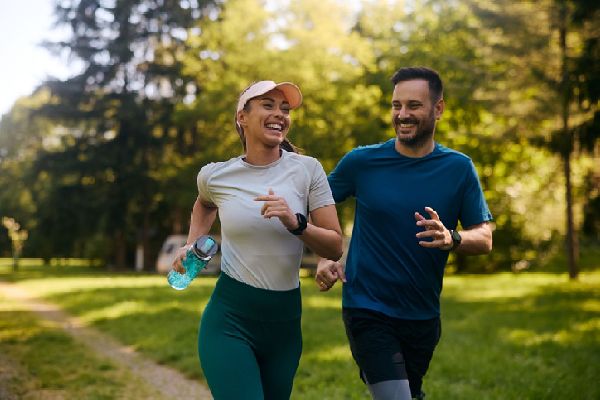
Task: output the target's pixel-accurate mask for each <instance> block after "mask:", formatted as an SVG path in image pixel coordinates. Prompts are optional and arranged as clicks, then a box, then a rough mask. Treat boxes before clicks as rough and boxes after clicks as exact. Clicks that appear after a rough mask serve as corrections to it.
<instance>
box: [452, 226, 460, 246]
mask: <svg viewBox="0 0 600 400" xmlns="http://www.w3.org/2000/svg"><path fill="white" fill-rule="evenodd" d="M450 235H451V236H452V240H453V241H454V242H458V243H460V241H461V240H462V237H461V236H460V233H458V232H457V231H455V230H454V229H452V230H451V231H450Z"/></svg>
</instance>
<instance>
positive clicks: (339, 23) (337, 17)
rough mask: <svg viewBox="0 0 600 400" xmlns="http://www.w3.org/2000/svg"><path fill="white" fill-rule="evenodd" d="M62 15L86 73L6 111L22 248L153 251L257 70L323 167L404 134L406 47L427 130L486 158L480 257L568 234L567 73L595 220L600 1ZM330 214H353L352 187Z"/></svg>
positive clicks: (592, 226) (182, 222) (8, 176)
mask: <svg viewBox="0 0 600 400" xmlns="http://www.w3.org/2000/svg"><path fill="white" fill-rule="evenodd" d="M561 4H564V5H566V6H567V9H568V11H569V15H568V16H569V18H568V21H567V22H568V28H569V35H568V37H567V45H568V48H567V50H568V52H567V55H568V57H567V64H566V65H567V74H566V75H564V74H561V71H562V70H561V68H562V65H563V64H561V59H560V54H561V53H560V51H561V50H560V46H559V40H558V39H559V31H558V29H557V27H558V25H557V24H558V22H557V21H560V19H559V18H558V17H560V14H559V13H558V14H557V12H558V11H557V10H560V7H559V6H561ZM56 16H57V23H58V24H59V25H63V26H68V27H69V28H70V30H71V35H70V36H69V38H68V39H67V40H65V41H63V42H59V43H54V44H48V46H49V47H50V48H51V49H53V50H55V51H56V52H57V53H65V52H66V53H68V54H70V56H71V57H72V58H74V59H77V60H79V61H80V62H81V65H82V69H81V71H80V72H79V73H77V74H75V75H74V76H73V77H71V78H69V79H67V80H65V81H58V80H50V81H48V82H45V83H44V85H42V86H41V87H40V90H38V92H37V93H35V94H34V95H32V96H31V97H30V98H28V99H24V100H21V101H20V102H19V103H17V104H16V105H15V106H14V107H13V109H12V110H11V112H10V113H8V114H7V115H5V116H3V118H2V121H1V122H0V172H1V173H0V187H2V188H3V189H4V188H11V190H10V191H9V190H0V214H2V215H10V216H13V217H14V218H16V219H17V220H19V221H20V222H22V223H23V226H24V227H25V228H26V229H27V230H28V231H29V232H30V238H29V240H28V242H27V244H26V248H25V252H26V253H27V254H30V255H36V256H44V257H51V256H67V255H82V256H93V257H100V258H103V259H105V260H108V261H110V262H111V263H113V264H115V265H125V264H129V265H131V261H132V258H133V254H134V250H135V248H136V247H137V246H143V247H144V248H145V249H146V251H145V253H146V257H145V260H146V262H151V261H152V259H153V254H152V253H153V252H154V253H155V252H156V251H157V249H158V246H159V244H160V242H161V241H162V239H163V238H164V237H165V236H166V235H167V234H169V233H180V232H185V231H186V229H187V226H186V225H187V222H188V218H189V217H188V216H189V210H190V208H191V205H192V203H193V201H194V198H195V197H196V190H197V189H196V187H195V176H196V174H197V171H198V170H199V168H200V167H201V166H202V165H203V164H205V163H207V162H211V161H217V160H224V159H227V158H230V157H233V156H236V155H238V154H240V153H241V151H242V147H241V145H240V143H239V139H238V136H237V134H236V132H235V129H234V125H233V120H234V108H235V104H236V101H237V97H238V94H239V93H240V92H241V91H242V90H243V89H244V88H245V87H246V86H247V85H248V84H250V83H251V82H252V81H256V80H262V79H271V80H275V81H292V82H295V83H297V84H298V85H299V86H300V87H301V89H302V92H303V94H304V104H303V106H302V107H301V108H300V109H299V110H297V111H294V113H293V114H292V118H293V124H292V129H291V131H290V139H291V140H292V142H293V143H295V144H296V145H298V146H300V147H301V148H303V149H304V151H305V152H306V153H307V154H309V155H311V156H315V157H317V158H319V160H320V161H321V162H322V163H323V165H324V166H325V169H326V170H330V169H331V168H333V166H334V165H335V164H336V163H337V161H338V160H339V159H340V157H341V156H342V155H343V154H344V153H346V152H347V151H349V150H350V149H352V148H353V147H355V146H357V145H363V144H369V143H374V142H378V141H383V140H386V139H387V138H390V137H393V134H394V133H393V130H392V128H391V124H390V116H389V115H390V113H389V109H390V98H391V93H392V89H393V88H392V85H391V83H390V81H389V79H390V77H391V75H392V74H393V72H394V71H395V70H396V69H398V68H399V67H402V66H408V65H427V66H430V67H432V68H434V69H437V70H438V71H439V72H440V73H441V75H442V77H443V79H444V83H445V101H446V111H445V113H444V117H443V119H442V121H441V122H440V124H439V125H438V130H437V132H436V139H437V140H439V141H440V142H442V143H444V144H445V145H448V146H449V147H452V148H455V149H457V150H459V151H462V152H464V153H466V154H467V155H469V156H470V157H471V158H472V159H473V161H474V163H475V165H476V167H477V168H478V171H479V174H480V177H481V180H482V185H483V187H484V191H485V194H486V197H487V199H488V201H489V203H490V207H491V209H492V212H493V214H494V216H495V221H494V223H495V226H496V231H495V233H494V245H495V249H496V250H495V251H494V252H493V253H492V255H491V256H490V257H488V258H486V260H485V269H488V270H493V269H498V268H503V269H507V268H511V266H514V265H515V264H516V263H517V262H521V264H519V265H522V263H523V262H530V261H531V262H535V261H536V259H540V258H541V259H543V256H544V255H547V254H551V252H550V251H549V249H551V248H552V245H553V244H554V243H555V242H556V239H557V238H559V237H561V236H563V235H564V234H565V225H566V223H565V217H564V215H565V213H564V211H563V210H564V209H565V207H566V204H565V203H566V200H565V191H566V190H567V189H566V186H565V183H564V178H563V177H562V175H561V174H559V173H557V171H560V170H561V154H564V143H567V142H565V136H564V135H561V130H560V126H561V125H560V113H561V102H560V100H558V99H560V96H561V93H563V92H561V88H564V87H566V88H568V98H569V100H568V107H569V112H570V117H569V122H570V124H569V126H570V130H569V135H570V137H572V138H573V139H574V140H573V142H572V143H573V145H572V146H570V147H568V149H569V152H573V154H576V155H577V157H575V158H573V159H572V163H571V167H572V168H571V176H572V188H573V193H572V195H573V198H574V203H573V204H574V209H575V216H576V222H577V224H576V226H579V224H580V223H581V222H582V221H583V217H584V216H585V221H584V225H583V227H584V231H585V232H587V234H588V235H589V236H590V237H592V238H593V237H596V238H597V237H598V236H597V235H598V234H599V233H598V229H599V228H598V226H599V222H598V217H597V216H598V215H600V211H599V210H598V209H597V207H598V204H600V202H599V201H598V199H600V189H599V188H598V182H599V181H600V179H599V178H598V176H599V175H598V174H599V173H600V172H599V171H598V167H597V165H595V164H594V163H593V154H594V151H595V152H597V151H598V150H597V149H598V143H597V137H598V131H599V127H598V123H599V121H600V116H599V114H598V104H599V101H600V100H599V93H600V84H599V76H600V67H599V65H600V64H599V63H598V60H599V59H600V58H599V57H598V55H599V54H598V52H599V48H598V37H599V35H598V24H597V22H595V21H597V16H598V6H597V5H596V4H595V2H589V1H585V0H578V1H575V0H569V1H567V0H565V2H564V3H561V2H560V1H558V0H556V1H555V0H544V1H542V2H511V1H508V0H500V1H491V0H462V1H441V0H418V1H414V2H405V1H401V0H364V1H362V2H361V7H360V9H353V8H351V7H350V6H349V5H348V4H347V2H344V1H341V0H303V1H290V2H276V1H270V0H269V1H267V0H262V1H261V0H227V1H218V2H211V1H199V0H68V1H60V2H58V3H57V7H56ZM563 76H566V77H567V78H568V82H567V83H568V85H567V86H561V84H560V82H561V79H562V78H563ZM561 146H562V147H561ZM561 149H563V150H561ZM563 164H564V163H563ZM415 190H417V189H415ZM339 213H340V217H341V218H342V222H343V224H344V225H346V227H348V226H349V225H350V224H351V222H352V205H351V204H346V205H344V206H342V207H340V208H339ZM532 219H535V223H532ZM594 235H596V236H594ZM0 243H8V242H7V241H6V239H3V241H2V240H0ZM454 261H455V265H456V266H457V268H459V269H469V268H475V267H477V266H478V265H481V264H482V263H481V262H480V261H479V260H478V259H471V261H470V264H469V263H468V261H467V259H462V258H461V259H456V260H454ZM147 267H149V265H147ZM477 268H479V269H481V267H480V266H479V267H477Z"/></svg>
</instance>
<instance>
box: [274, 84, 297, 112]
mask: <svg viewBox="0 0 600 400" xmlns="http://www.w3.org/2000/svg"><path fill="white" fill-rule="evenodd" d="M275 89H278V90H280V91H281V92H282V93H283V95H284V96H285V98H286V100H287V101H288V103H290V108H292V109H294V108H298V107H300V106H301V105H302V92H300V88H299V87H298V86H296V85H294V84H293V83H291V82H281V83H278V84H277V85H275Z"/></svg>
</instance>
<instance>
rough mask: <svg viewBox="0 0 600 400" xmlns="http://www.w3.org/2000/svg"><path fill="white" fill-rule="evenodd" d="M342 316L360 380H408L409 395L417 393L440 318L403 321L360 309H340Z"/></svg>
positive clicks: (414, 395)
mask: <svg viewBox="0 0 600 400" xmlns="http://www.w3.org/2000/svg"><path fill="white" fill-rule="evenodd" d="M342 315H343V318H344V324H345V326H346V334H347V336H348V341H349V342H350V349H351V351H352V356H353V357H354V360H355V361H356V364H358V367H359V368H360V377H361V379H363V381H365V382H366V383H369V384H375V383H378V382H383V381H390V380H402V379H408V381H409V384H410V391H411V395H412V397H417V398H418V397H419V396H421V386H422V383H423V377H424V376H425V373H426V372H427V369H428V368H429V362H430V361H431V357H432V356H433V351H434V349H435V347H436V345H437V344H438V342H439V340H440V336H441V334H442V324H441V321H440V318H439V317H437V318H433V319H428V320H405V319H399V318H393V317H389V316H387V315H385V314H383V313H380V312H377V311H373V310H367V309H362V308H344V309H343V313H342Z"/></svg>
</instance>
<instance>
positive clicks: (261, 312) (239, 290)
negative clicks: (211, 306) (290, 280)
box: [211, 272, 302, 321]
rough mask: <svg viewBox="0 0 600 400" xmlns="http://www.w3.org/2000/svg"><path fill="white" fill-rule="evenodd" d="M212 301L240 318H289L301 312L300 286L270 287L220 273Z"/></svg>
mask: <svg viewBox="0 0 600 400" xmlns="http://www.w3.org/2000/svg"><path fill="white" fill-rule="evenodd" d="M211 301H215V302H219V303H221V304H222V305H224V306H225V307H227V308H228V309H229V310H230V312H233V313H235V314H237V315H239V316H241V317H245V318H250V319H253V320H257V321H289V320H292V319H297V318H300V316H301V315H302V298H301V295H300V288H296V289H291V290H284V291H278V290H267V289H261V288H256V287H253V286H250V285H248V284H246V283H243V282H240V281H238V280H236V279H233V278H231V277H230V276H228V275H227V274H225V273H224V272H222V273H221V275H220V276H219V279H218V280H217V284H216V286H215V290H214V291H213V294H212V296H211Z"/></svg>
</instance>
